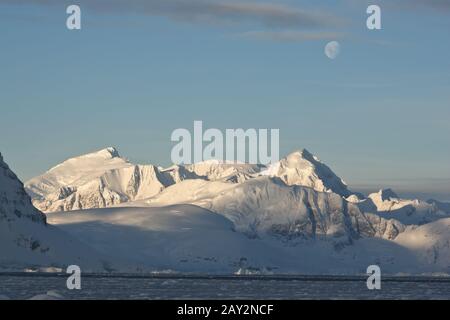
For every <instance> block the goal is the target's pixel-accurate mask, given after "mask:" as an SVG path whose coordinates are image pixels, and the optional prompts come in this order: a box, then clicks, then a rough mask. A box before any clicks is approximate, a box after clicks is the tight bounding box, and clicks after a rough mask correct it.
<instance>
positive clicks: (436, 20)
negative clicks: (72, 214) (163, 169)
mask: <svg viewBox="0 0 450 320" xmlns="http://www.w3.org/2000/svg"><path fill="white" fill-rule="evenodd" d="M70 4H78V5H80V7H81V12H82V18H81V19H82V20H81V21H82V22H81V23H82V29H81V30H68V29H67V28H66V19H67V17H68V15H67V14H66V7H67V6H68V5H70ZM369 4H377V5H379V6H380V7H381V12H382V29H381V30H368V29H367V27H366V19H367V17H368V15H367V13H366V8H367V6H368V5H369ZM448 30H450V0H429V1H425V0H409V1H406V0H397V1H385V0H380V1H373V2H370V1H364V0H360V1H356V0H340V1H298V0H297V1H294V0H282V1H281V0H278V1H274V0H267V1H255V0H233V1H226V0H210V1H203V0H190V1H183V0H147V1H144V0H131V1H121V0H110V1H106V0H89V1H87V0H78V1H74V0H73V1H64V0H39V1H37V0H14V1H13V0H0V41H1V45H0V48H1V50H0V137H1V138H0V152H1V153H2V154H3V156H4V158H5V160H6V161H7V162H8V163H9V165H10V166H11V168H12V169H13V170H14V171H15V172H16V173H17V174H18V176H19V177H20V178H21V179H22V180H24V181H25V180H27V179H29V178H31V177H33V176H36V175H38V174H41V173H43V172H45V171H46V170H48V169H49V168H51V167H52V166H54V165H56V164H58V163H59V162H61V161H63V160H65V159H67V158H70V157H73V156H77V155H80V154H85V153H88V152H91V151H94V150H97V149H102V148H105V147H108V146H115V147H117V148H118V149H119V151H120V153H121V154H122V156H124V157H127V158H129V159H130V160H131V161H133V162H136V163H152V164H158V165H163V166H166V165H169V164H170V152H171V149H172V147H173V146H174V143H173V142H171V141H170V136H171V133H172V131H173V130H175V129H177V128H187V129H190V130H192V128H193V121H194V120H202V121H203V124H204V127H205V128H218V129H221V130H225V129H227V128H246V129H247V128H269V129H270V128H276V129H280V153H281V155H285V154H288V153H290V152H292V151H294V150H298V149H302V148H306V149H308V150H309V151H310V152H312V153H314V154H316V155H317V156H318V157H319V158H320V159H321V160H323V161H324V162H325V163H327V164H328V165H329V166H330V167H331V168H332V169H333V170H334V171H335V172H336V173H337V174H338V175H339V176H341V177H343V178H344V180H345V181H346V182H347V183H348V184H350V185H354V186H359V187H361V188H372V187H375V186H376V187H378V186H380V187H381V186H386V187H387V186H389V187H394V188H395V187H396V186H397V187H398V188H400V189H402V191H404V192H410V191H411V192H423V193H427V194H432V195H436V196H437V197H440V198H441V199H442V198H446V199H450V166H449V162H450V161H449V160H450V61H449V53H448V52H449V51H450V36H449V33H448ZM329 41H338V42H339V43H340V45H341V51H340V54H339V55H338V56H337V57H336V58H335V59H329V58H328V57H327V56H326V55H325V54H324V47H325V45H326V44H327V43H328V42H329ZM438 193H439V194H438Z"/></svg>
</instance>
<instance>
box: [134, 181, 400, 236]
mask: <svg viewBox="0 0 450 320" xmlns="http://www.w3.org/2000/svg"><path fill="white" fill-rule="evenodd" d="M146 203H147V204H148V205H150V206H167V205H171V204H178V203H185V204H194V205H197V206H201V207H203V208H205V209H208V210H211V211H213V212H216V213H219V214H222V215H224V216H225V217H227V218H228V219H229V220H231V221H232V222H233V223H234V225H235V227H236V230H238V231H239V232H243V233H245V234H246V235H248V236H250V237H259V236H261V235H262V234H266V233H269V234H271V235H275V236H278V237H281V238H283V239H291V240H292V239H298V238H315V237H321V236H331V237H332V238H334V239H336V242H341V243H342V244H345V243H348V242H349V241H351V240H352V239H357V238H359V237H362V236H368V237H381V238H386V239H393V238H395V237H396V236H397V235H398V233H399V232H401V231H403V229H404V226H403V225H402V224H401V223H399V222H397V221H396V220H386V219H383V218H380V217H379V216H378V215H375V214H370V213H367V214H366V213H363V212H361V211H360V210H359V208H358V206H357V205H355V204H352V203H348V202H347V201H345V199H343V198H342V197H341V196H339V195H337V194H334V193H328V192H317V191H315V190H313V189H311V188H307V187H300V186H288V185H286V184H285V183H284V182H283V181H281V180H280V179H278V178H269V177H263V176H262V177H258V178H254V179H251V180H247V181H245V182H243V183H241V184H227V183H223V182H217V181H215V182H210V181H201V180H186V181H183V182H182V183H180V184H177V185H174V186H171V187H169V188H167V189H166V190H164V191H163V192H162V193H161V194H159V195H158V196H156V197H153V198H151V199H149V200H148V201H146ZM141 205H142V203H141Z"/></svg>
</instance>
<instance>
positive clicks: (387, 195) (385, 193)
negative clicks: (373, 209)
mask: <svg viewBox="0 0 450 320" xmlns="http://www.w3.org/2000/svg"><path fill="white" fill-rule="evenodd" d="M378 195H379V196H380V198H381V200H382V201H386V200H392V199H399V197H398V195H397V194H396V193H395V192H394V190H392V189H390V188H387V189H381V190H380V191H378Z"/></svg>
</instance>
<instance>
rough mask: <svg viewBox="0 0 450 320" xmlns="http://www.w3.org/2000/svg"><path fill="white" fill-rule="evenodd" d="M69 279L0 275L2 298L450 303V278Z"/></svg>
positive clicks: (243, 277) (169, 276) (10, 274)
mask: <svg viewBox="0 0 450 320" xmlns="http://www.w3.org/2000/svg"><path fill="white" fill-rule="evenodd" d="M66 279H67V275H66V274H33V273H27V274H23V273H20V274H13V273H2V274H0V297H7V298H10V299H29V298H31V297H35V296H39V295H45V294H46V293H47V292H50V295H52V296H53V295H55V296H62V297H63V298H64V299H450V278H448V277H447V278H446V277H389V278H387V277H385V278H382V288H381V290H368V289H367V286H366V278H365V277H340V276H339V277H334V276H325V277H324V276H193V275H189V276H187V275H149V276H142V275H131V274H124V275H114V276H110V275H106V276H105V275H93V274H90V275H82V281H81V286H82V289H81V290H68V289H67V287H66Z"/></svg>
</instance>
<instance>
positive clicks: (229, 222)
mask: <svg viewBox="0 0 450 320" xmlns="http://www.w3.org/2000/svg"><path fill="white" fill-rule="evenodd" d="M4 166H6V165H4ZM8 170H9V169H8ZM8 172H10V171H8ZM10 175H13V174H12V173H10ZM13 180H14V182H11V181H9V182H8V181H7V182H8V183H6V182H5V183H3V182H2V185H4V186H5V187H3V188H4V189H5V190H15V189H14V188H17V190H21V196H22V198H23V199H22V202H23V203H27V207H26V208H23V210H22V211H23V212H26V214H27V215H29V216H27V217H23V219H27V221H28V220H30V221H33V222H32V223H34V224H36V225H40V226H41V227H42V228H41V229H42V230H41V229H39V230H40V231H39V232H38V231H35V230H30V231H29V232H28V231H24V232H23V234H28V236H31V235H32V234H34V233H36V237H37V235H41V234H50V232H49V231H48V230H46V229H47V228H50V227H51V228H55V229H56V230H58V232H61V234H64V237H67V238H70V239H76V240H75V241H77V243H78V242H79V245H80V246H86V247H89V248H88V249H85V250H84V249H82V250H81V251H80V252H84V251H85V252H86V253H88V252H91V253H94V254H93V255H89V254H86V256H85V257H83V258H85V262H83V263H86V265H87V268H88V269H89V268H93V266H96V265H97V267H98V269H99V270H100V271H105V270H120V271H123V270H125V269H126V270H128V271H130V270H131V271H143V270H146V271H152V272H168V271H171V272H172V271H173V272H208V273H309V274H312V273H320V274H355V273H364V272H365V268H366V267H367V266H368V265H370V264H378V265H380V266H381V267H382V269H383V270H385V272H388V273H414V274H417V273H450V210H449V205H448V204H446V203H441V202H438V201H435V200H430V201H427V202H425V201H420V200H409V199H401V198H400V197H398V195H396V194H395V192H394V191H392V190H390V189H384V190H380V191H379V192H376V193H372V194H370V195H369V196H367V197H366V196H364V195H362V194H359V193H357V192H352V191H351V190H350V189H349V188H348V186H347V185H346V184H345V182H344V181H343V180H342V179H341V178H339V177H338V176H337V175H336V174H335V173H334V172H333V171H332V170H331V169H330V168H329V167H328V166H327V165H325V164H324V163H323V162H321V161H320V160H319V159H318V158H317V157H316V156H314V155H313V154H311V153H310V152H308V151H307V150H300V151H296V152H293V153H291V154H289V155H288V156H286V157H285V158H283V159H281V160H280V161H279V162H277V163H274V164H272V165H270V166H262V165H249V164H232V163H224V162H220V161H206V162H201V163H197V164H193V165H174V166H171V167H169V168H161V167H159V166H156V165H137V164H132V163H131V162H129V161H128V160H126V159H125V158H123V157H121V156H120V154H119V152H118V151H117V149H116V148H106V149H103V150H100V151H98V152H94V153H90V154H87V155H83V156H80V157H76V158H72V159H69V160H67V161H65V162H63V163H61V164H59V165H57V166H55V167H53V168H52V169H50V170H49V171H47V172H46V173H44V174H42V175H41V176H38V177H36V178H33V179H31V180H30V181H28V182H26V183H25V188H23V187H22V185H21V183H20V181H18V180H17V178H15V179H13ZM10 185H11V186H10ZM25 191H26V192H27V193H28V195H29V196H28V195H27V194H26V193H25ZM5 192H6V191H5ZM8 192H9V193H4V196H3V198H6V199H8V200H7V202H8V203H10V200H9V199H10V198H12V197H13V196H12V194H13V193H14V192H12V193H11V191H8ZM2 194H3V193H2ZM30 199H31V201H32V203H33V204H34V206H35V207H36V208H37V209H39V210H40V211H42V212H45V216H44V215H43V214H42V213H40V212H39V210H37V209H35V208H33V207H32V206H31V202H30ZM16 207H17V205H16V204H15V203H14V204H12V205H9V206H8V207H7V208H6V210H5V209H3V208H2V211H1V212H3V211H5V212H8V216H13V215H14V212H15V211H14V210H16V209H17V208H16ZM18 210H20V208H19V209H18ZM22 211H21V212H22ZM46 220H47V221H48V223H47V222H46ZM30 223H31V222H30ZM48 224H50V225H51V226H48ZM15 228H16V227H15V226H14V225H11V226H10V229H11V230H12V229H15ZM33 232H34V233H33ZM7 242H11V240H8V241H7ZM55 242H57V243H59V244H62V243H64V242H63V241H55ZM48 247H50V248H52V243H49V245H48ZM30 250H31V249H30ZM31 252H33V250H31ZM55 252H56V251H55ZM13 256H14V254H12V255H11V259H10V260H11V261H12V260H14V259H13ZM56 256H57V255H55V257H56ZM81 256H83V254H81V253H80V257H81ZM69 260H70V257H69ZM30 261H31V260H30ZM22 262H23V261H22ZM44 262H45V261H43V262H42V265H45V263H44ZM67 263H68V262H67V257H63V258H61V259H59V260H58V258H57V257H56V258H55V261H52V265H53V266H56V265H59V266H63V265H66V264H67ZM80 263H81V262H80ZM75 264H76V263H75ZM9 265H11V263H10V264H9ZM20 265H22V264H20ZM0 266H1V267H4V263H3V262H0Z"/></svg>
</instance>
